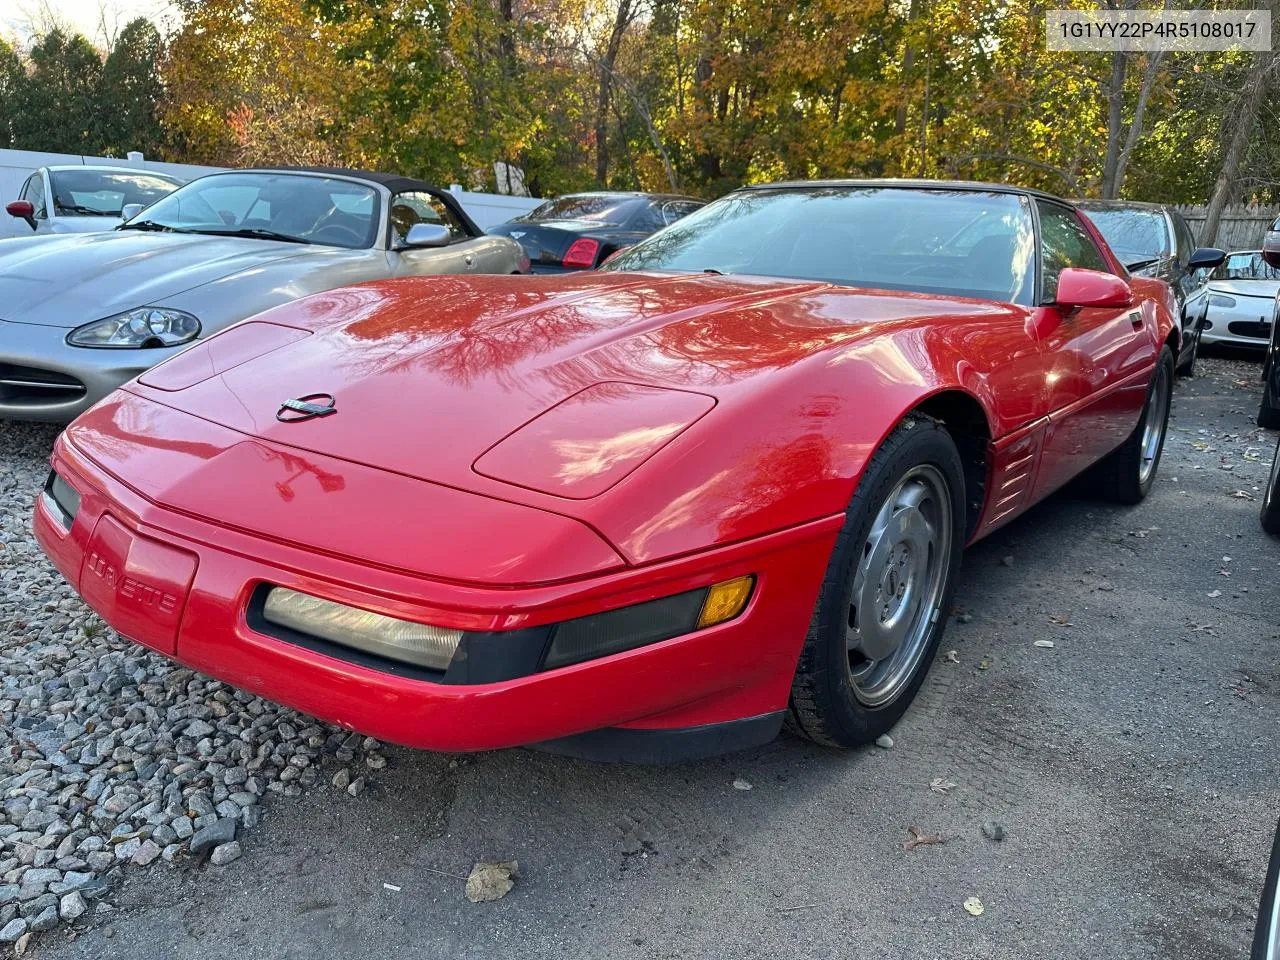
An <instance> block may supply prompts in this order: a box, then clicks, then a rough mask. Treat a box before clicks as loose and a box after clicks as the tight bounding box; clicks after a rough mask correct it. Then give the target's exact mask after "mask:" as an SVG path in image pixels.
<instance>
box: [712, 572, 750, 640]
mask: <svg viewBox="0 0 1280 960" xmlns="http://www.w3.org/2000/svg"><path fill="white" fill-rule="evenodd" d="M755 585H756V578H755V577H737V578H736V579H733V580H726V581H724V582H723V583H717V584H716V585H715V586H713V587H712V588H711V589H710V590H708V591H707V599H706V600H704V601H703V603H702V613H700V614H699V615H698V629H699V630H701V629H702V628H704V627H714V626H715V625H716V624H717V623H724V622H725V621H726V620H732V619H733V618H734V617H736V616H737V615H738V614H740V613H741V612H742V611H743V609H744V608H745V607H746V605H747V601H748V600H750V599H751V591H752V589H753V588H754V587H755Z"/></svg>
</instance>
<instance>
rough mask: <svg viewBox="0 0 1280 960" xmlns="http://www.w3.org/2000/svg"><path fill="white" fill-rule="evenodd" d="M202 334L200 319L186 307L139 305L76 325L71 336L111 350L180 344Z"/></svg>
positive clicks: (69, 340)
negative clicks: (184, 309) (172, 307)
mask: <svg viewBox="0 0 1280 960" xmlns="http://www.w3.org/2000/svg"><path fill="white" fill-rule="evenodd" d="M199 334H200V321H199V320H197V319H196V318H195V317H194V316H192V315H191V314H189V313H186V312H185V311H182V310H171V309H169V308H168V307H139V308H138V309H136V310H129V311H126V312H125V313H117V314H116V315H115V316H114V317H105V318H104V319H102V320H95V321H93V323H86V324H85V325H84V326H82V327H76V329H74V330H72V331H71V333H70V334H68V336H67V343H69V344H71V345H72V346H74V347H99V348H104V349H108V350H127V349H135V350H136V349H141V348H146V347H176V346H179V345H180V344H183V343H189V342H190V341H192V340H194V339H195V338H196V337H197V336H199Z"/></svg>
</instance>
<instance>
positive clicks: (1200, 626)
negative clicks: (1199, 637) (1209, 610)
mask: <svg viewBox="0 0 1280 960" xmlns="http://www.w3.org/2000/svg"><path fill="white" fill-rule="evenodd" d="M1187 626H1188V627H1190V628H1191V632H1192V633H1213V631H1214V629H1215V628H1214V625H1213V624H1212V623H1196V622H1195V621H1194V620H1191V621H1188V622H1187Z"/></svg>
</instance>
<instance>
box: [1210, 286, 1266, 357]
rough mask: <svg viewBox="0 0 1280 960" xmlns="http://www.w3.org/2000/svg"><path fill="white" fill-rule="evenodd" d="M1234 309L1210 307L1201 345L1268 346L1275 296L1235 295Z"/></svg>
mask: <svg viewBox="0 0 1280 960" xmlns="http://www.w3.org/2000/svg"><path fill="white" fill-rule="evenodd" d="M1233 299H1234V300H1235V301H1236V305H1235V306H1234V307H1219V306H1215V305H1210V307H1209V312H1208V313H1207V314H1206V315H1205V319H1204V324H1203V328H1202V329H1203V332H1202V333H1201V340H1200V342H1201V343H1228V344H1238V345H1240V346H1248V347H1265V346H1266V345H1267V343H1268V342H1269V341H1270V338H1271V317H1272V313H1273V312H1274V310H1275V301H1274V300H1273V299H1272V298H1271V297H1242V296H1235V297H1234V298H1233Z"/></svg>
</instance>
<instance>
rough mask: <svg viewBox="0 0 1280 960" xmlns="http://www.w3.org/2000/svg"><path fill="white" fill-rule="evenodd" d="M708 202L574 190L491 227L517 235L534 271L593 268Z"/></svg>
mask: <svg viewBox="0 0 1280 960" xmlns="http://www.w3.org/2000/svg"><path fill="white" fill-rule="evenodd" d="M705 205H706V201H705V200H697V199H694V198H693V197H682V196H680V195H679V194H671V193H571V194H567V195H566V196H563V197H556V199H554V200H548V201H547V202H546V203H544V204H542V205H541V206H539V207H535V208H534V209H533V210H531V211H529V212H528V213H526V214H525V215H524V216H522V217H516V218H515V219H514V220H508V221H507V222H506V223H504V224H501V225H499V226H497V227H494V228H493V229H492V230H490V231H489V232H490V233H491V234H499V235H501V236H504V237H511V238H512V239H514V240H518V241H519V242H520V244H521V246H523V247H524V250H525V253H527V254H528V255H529V261H530V263H531V264H532V268H533V272H534V273H560V272H562V271H564V270H590V269H592V268H594V267H598V266H599V265H600V264H601V263H603V262H604V260H605V259H606V258H607V257H608V256H609V255H610V254H613V253H616V252H617V251H619V250H622V249H624V248H625V247H629V246H631V245H632V244H633V243H637V242H639V241H641V240H643V239H644V238H645V237H647V236H649V235H650V234H651V233H656V232H657V231H659V230H661V229H662V228H663V227H665V226H667V225H668V224H672V223H675V222H676V221H677V220H679V219H680V218H681V217H684V216H687V215H688V214H690V213H693V211H695V210H697V209H698V208H699V207H702V206H705Z"/></svg>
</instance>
